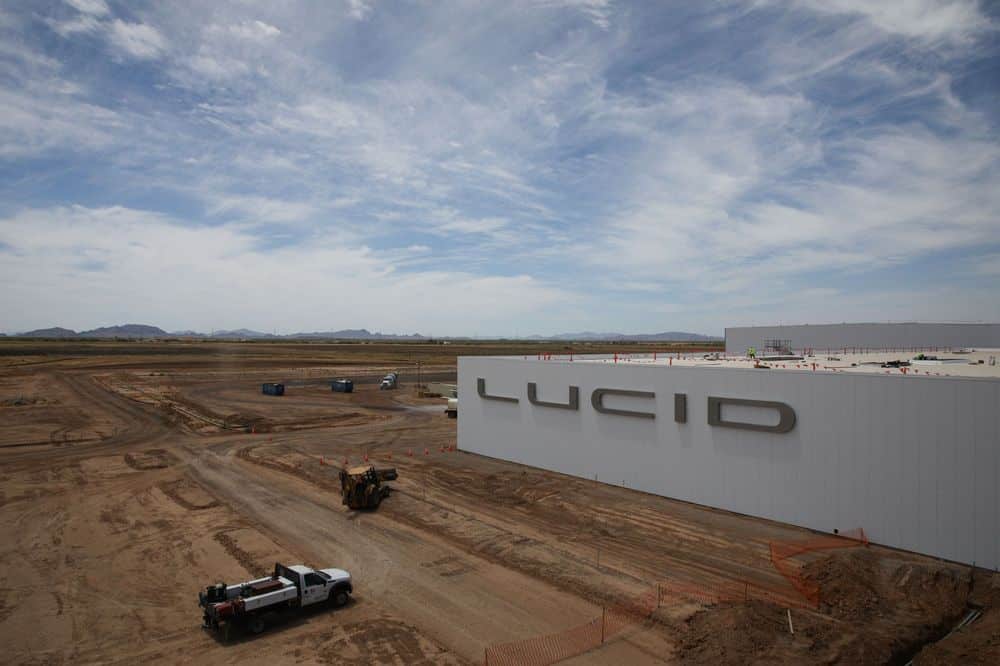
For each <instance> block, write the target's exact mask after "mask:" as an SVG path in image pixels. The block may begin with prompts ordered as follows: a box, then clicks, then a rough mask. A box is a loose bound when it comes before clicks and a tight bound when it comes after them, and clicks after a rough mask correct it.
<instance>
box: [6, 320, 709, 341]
mask: <svg viewBox="0 0 1000 666" xmlns="http://www.w3.org/2000/svg"><path fill="white" fill-rule="evenodd" d="M8 337H21V338H49V339H81V340H82V339H112V338H114V339H123V338H124V339H130V340H136V339H150V338H203V339H209V340H430V339H432V338H431V336H425V335H421V334H419V333H412V334H397V333H381V332H375V333H372V332H371V331H369V330H368V329H366V328H345V329H340V330H336V331H312V332H298V333H288V334H282V335H279V334H276V333H264V332H262V331H255V330H252V329H248V328H237V329H232V330H214V331H212V332H211V333H199V332H198V331H191V330H184V331H172V332H167V331H165V330H163V329H162V328H159V327H158V326H150V325H148V324H120V325H117V326H102V327H99V328H94V329H90V330H87V331H79V332H77V331H74V330H72V329H68V328H63V327H61V326H52V327H49V328H40V329H35V330H32V331H25V332H23V333H12V334H9V336H8ZM436 337H442V338H448V339H453V340H476V339H482V340H524V341H538V342H543V341H559V342H571V341H580V342H588V341H589V342H626V341H634V342H712V341H717V340H722V339H723V338H721V337H717V336H711V335H702V334H700V333H688V332H685V331H665V332H663V333H635V334H630V333H595V332H593V331H582V332H579V333H558V334H555V335H530V336H526V337H508V336H497V337H494V338H491V337H475V338H473V337H469V336H436Z"/></svg>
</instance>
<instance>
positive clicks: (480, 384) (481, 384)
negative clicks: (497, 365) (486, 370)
mask: <svg viewBox="0 0 1000 666" xmlns="http://www.w3.org/2000/svg"><path fill="white" fill-rule="evenodd" d="M476 393H478V394H479V397H480V398H482V399H483V400H498V401H500V402H517V398H510V397H508V396H505V395H489V394H487V393H486V380H485V379H483V378H482V377H477V378H476Z"/></svg>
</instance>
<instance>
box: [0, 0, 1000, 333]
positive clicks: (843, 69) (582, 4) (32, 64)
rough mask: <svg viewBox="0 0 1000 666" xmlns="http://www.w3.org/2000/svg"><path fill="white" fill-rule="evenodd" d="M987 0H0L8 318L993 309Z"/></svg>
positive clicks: (728, 318)
mask: <svg viewBox="0 0 1000 666" xmlns="http://www.w3.org/2000/svg"><path fill="white" fill-rule="evenodd" d="M998 128H1000V8H998V5H997V4H992V3H985V2H984V3H980V2H976V1H974V0H953V1H950V2H931V1H930V0H900V1H898V2H892V1H888V0H887V1H886V2H869V1H867V0H753V1H748V2H736V1H733V2H726V1H723V2H705V3H701V2H687V1H683V2H682V1H678V2H661V1H650V2H624V1H618V0H534V1H528V0H508V1H504V2H473V1H466V2H450V1H448V0H414V1H411V2H406V1H399V2H378V1H376V0H344V1H337V0H330V1H323V2H320V1H316V2H281V3H275V2H254V1H251V0H215V1H213V2H202V1H191V2H189V1H187V0H172V1H171V2H141V1H130V2H117V1H115V0H66V1H65V2H56V1H51V2H49V1H43V0H5V2H3V3H2V4H0V283H2V288H0V313H2V314H0V331H6V332H8V333H10V332H15V331H25V330H30V329H33V328H41V327H47V326H55V325H59V326H65V327H68V328H74V329H77V330H82V329H88V328H94V327H97V326H105V325H113V324H120V323H126V322H127V323H145V324H152V325H156V326H160V327H162V328H164V329H166V330H188V329H190V330H198V331H208V330H212V329H223V328H238V327H247V328H253V329H258V330H263V331H269V332H270V331H278V332H284V333H290V332H295V331H321V330H336V329H342V328H360V327H366V328H368V329H370V330H379V331H384V332H392V333H414V332H419V333H422V334H425V335H479V336H494V335H495V336H501V335H504V336H511V335H531V334H555V333H563V332H576V331H585V330H590V331H618V332H626V333H639V332H647V333H651V332H658V331H665V330H683V331H692V332H700V333H708V334H721V333H722V331H723V329H724V327H725V326H727V325H750V324H772V323H830V322H841V321H994V322H996V321H1000V141H998Z"/></svg>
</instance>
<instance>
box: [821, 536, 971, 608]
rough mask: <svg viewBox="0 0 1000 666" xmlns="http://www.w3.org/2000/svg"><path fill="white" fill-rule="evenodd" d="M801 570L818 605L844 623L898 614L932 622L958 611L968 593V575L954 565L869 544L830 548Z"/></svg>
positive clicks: (963, 606) (963, 604)
mask: <svg viewBox="0 0 1000 666" xmlns="http://www.w3.org/2000/svg"><path fill="white" fill-rule="evenodd" d="M802 573H803V577H804V578H805V579H806V580H807V581H809V582H810V583H814V584H816V585H818V586H819V589H820V599H821V600H822V605H823V609H824V610H825V611H826V612H828V613H830V615H832V616H834V617H836V618H839V619H843V620H847V621H850V622H858V621H869V620H872V619H875V618H883V617H889V616H899V615H903V616H908V617H913V618H918V617H919V618H922V619H924V620H925V621H926V622H928V623H930V624H934V625H936V624H939V623H940V622H942V621H944V620H946V619H948V618H953V617H955V616H957V615H959V614H961V612H962V610H963V609H964V608H965V602H966V599H967V598H968V595H969V579H968V575H967V574H963V573H961V572H960V571H959V570H958V569H957V568H954V567H949V566H947V565H941V564H937V563H925V562H914V561H905V560H895V559H888V558H880V557H879V556H878V555H876V553H875V552H874V551H872V550H870V549H855V550H851V551H848V552H843V553H836V554H834V555H831V556H829V557H826V558H824V559H822V560H817V561H815V562H811V563H809V564H807V565H806V566H805V567H803V570H802Z"/></svg>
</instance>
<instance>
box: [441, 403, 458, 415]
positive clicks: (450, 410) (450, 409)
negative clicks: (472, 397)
mask: <svg viewBox="0 0 1000 666" xmlns="http://www.w3.org/2000/svg"><path fill="white" fill-rule="evenodd" d="M444 413H445V414H447V415H448V418H449V419H457V418H458V398H448V406H447V407H445V408H444Z"/></svg>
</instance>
